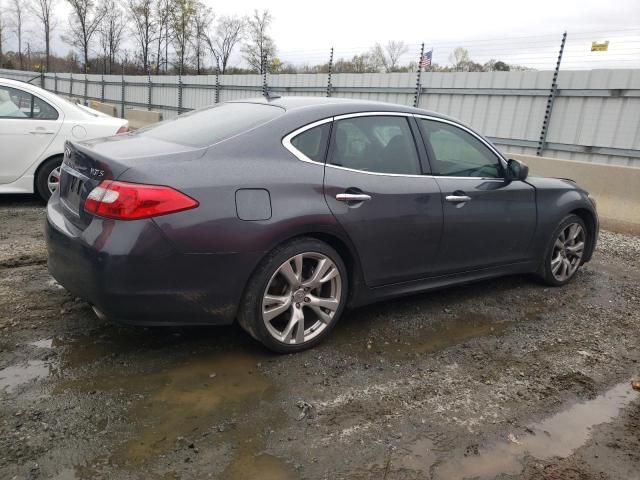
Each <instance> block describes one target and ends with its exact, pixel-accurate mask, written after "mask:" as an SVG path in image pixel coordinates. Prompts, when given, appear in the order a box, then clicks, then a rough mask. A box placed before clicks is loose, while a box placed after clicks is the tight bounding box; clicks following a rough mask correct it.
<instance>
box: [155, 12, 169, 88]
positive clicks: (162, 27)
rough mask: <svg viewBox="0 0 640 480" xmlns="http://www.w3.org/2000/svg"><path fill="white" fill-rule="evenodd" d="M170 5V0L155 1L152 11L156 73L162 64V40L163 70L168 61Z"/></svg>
mask: <svg viewBox="0 0 640 480" xmlns="http://www.w3.org/2000/svg"><path fill="white" fill-rule="evenodd" d="M170 5H171V1H170V0H162V1H159V2H157V3H156V8H155V11H154V18H155V20H154V21H155V24H156V27H157V29H158V34H157V35H156V41H157V42H158V43H157V48H156V75H158V74H159V73H160V65H161V64H162V42H164V44H165V58H164V61H165V72H166V63H167V62H168V58H167V56H168V54H169V51H168V50H169V7H170Z"/></svg>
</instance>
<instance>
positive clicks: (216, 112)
mask: <svg viewBox="0 0 640 480" xmlns="http://www.w3.org/2000/svg"><path fill="white" fill-rule="evenodd" d="M283 113H284V109H282V108H280V107H276V106H273V105H263V104H259V103H222V104H220V105H216V106H214V107H208V108H205V109H201V110H196V111H194V112H190V113H186V114H183V115H180V116H179V117H177V118H175V119H173V120H169V121H166V122H162V123H159V124H157V125H154V126H151V127H149V128H146V129H144V130H140V131H139V132H138V134H139V135H143V136H148V137H153V138H157V139H159V140H164V141H167V142H173V143H178V144H181V145H187V146H190V147H206V146H209V145H213V144H214V143H217V142H220V141H222V140H225V139H227V138H231V137H233V136H234V135H237V134H239V133H242V132H246V131H247V130H251V129H252V128H255V127H257V126H259V125H262V124H264V123H267V122H268V121H270V120H273V119H274V118H276V117H278V116H280V115H282V114H283Z"/></svg>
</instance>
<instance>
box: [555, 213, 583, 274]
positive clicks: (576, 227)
mask: <svg viewBox="0 0 640 480" xmlns="http://www.w3.org/2000/svg"><path fill="white" fill-rule="evenodd" d="M584 244H585V233H584V229H583V228H582V226H581V225H580V224H578V223H571V224H569V225H567V226H566V227H565V228H563V229H562V231H561V232H560V235H558V238H556V241H555V243H554V244H553V251H552V253H551V273H552V274H553V277H554V278H555V279H556V280H557V281H559V282H564V281H566V280H568V279H569V278H571V277H572V276H573V275H574V273H576V270H578V267H579V266H580V262H581V261H582V255H583V253H584V246H585V245H584Z"/></svg>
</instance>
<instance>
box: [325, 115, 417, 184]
mask: <svg viewBox="0 0 640 480" xmlns="http://www.w3.org/2000/svg"><path fill="white" fill-rule="evenodd" d="M334 129H335V146H334V148H333V153H332V158H331V160H330V162H331V164H333V165H337V166H341V167H347V168H352V169H355V170H363V171H365V172H377V173H395V174H404V175H417V174H419V173H420V166H419V163H418V152H417V150H416V145H415V142H414V140H413V135H412V133H411V128H410V127H409V123H408V121H407V119H406V118H405V117H402V116H367V117H355V118H348V119H344V120H338V121H337V122H336V123H335V126H334Z"/></svg>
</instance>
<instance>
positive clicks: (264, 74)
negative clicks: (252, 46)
mask: <svg viewBox="0 0 640 480" xmlns="http://www.w3.org/2000/svg"><path fill="white" fill-rule="evenodd" d="M267 89H268V87H267V55H266V54H265V55H263V56H262V95H263V96H265V97H268V96H269V92H268V90H267Z"/></svg>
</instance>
